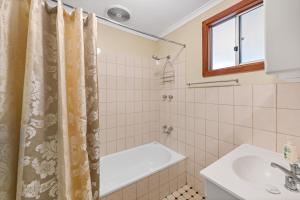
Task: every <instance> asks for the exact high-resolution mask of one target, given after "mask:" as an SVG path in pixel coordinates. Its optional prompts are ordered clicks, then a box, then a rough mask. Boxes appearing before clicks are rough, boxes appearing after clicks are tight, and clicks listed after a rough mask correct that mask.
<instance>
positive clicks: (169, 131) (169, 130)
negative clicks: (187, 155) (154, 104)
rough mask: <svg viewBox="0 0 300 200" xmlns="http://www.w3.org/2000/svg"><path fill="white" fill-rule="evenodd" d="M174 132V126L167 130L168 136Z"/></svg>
mask: <svg viewBox="0 0 300 200" xmlns="http://www.w3.org/2000/svg"><path fill="white" fill-rule="evenodd" d="M172 131H173V127H172V126H169V128H168V129H167V131H165V133H166V134H168V135H169V134H171V133H172Z"/></svg>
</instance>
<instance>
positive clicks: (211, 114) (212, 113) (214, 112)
mask: <svg viewBox="0 0 300 200" xmlns="http://www.w3.org/2000/svg"><path fill="white" fill-rule="evenodd" d="M218 118H219V106H218V105H215V104H206V119H208V120H214V121H218Z"/></svg>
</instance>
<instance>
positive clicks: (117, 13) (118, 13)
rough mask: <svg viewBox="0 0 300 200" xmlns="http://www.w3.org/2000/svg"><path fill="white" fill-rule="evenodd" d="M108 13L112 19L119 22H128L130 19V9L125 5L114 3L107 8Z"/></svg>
mask: <svg viewBox="0 0 300 200" xmlns="http://www.w3.org/2000/svg"><path fill="white" fill-rule="evenodd" d="M107 15H108V16H109V18H110V19H112V20H114V21H117V22H126V21H128V20H129V19H130V13H129V10H128V9H127V8H125V7H123V6H119V5H114V6H111V7H110V8H108V9H107Z"/></svg>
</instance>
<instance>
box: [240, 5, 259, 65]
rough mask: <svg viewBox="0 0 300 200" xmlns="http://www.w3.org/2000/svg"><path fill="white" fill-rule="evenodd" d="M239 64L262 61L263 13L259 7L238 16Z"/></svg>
mask: <svg viewBox="0 0 300 200" xmlns="http://www.w3.org/2000/svg"><path fill="white" fill-rule="evenodd" d="M240 31H241V43H240V48H241V49H240V51H241V54H240V55H241V61H240V62H241V63H248V62H253V61H258V60H263V59H264V13H263V7H262V6H260V7H258V8H256V9H255V10H252V11H250V12H248V13H245V14H243V15H241V16H240Z"/></svg>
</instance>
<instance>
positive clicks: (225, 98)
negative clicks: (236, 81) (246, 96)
mask: <svg viewBox="0 0 300 200" xmlns="http://www.w3.org/2000/svg"><path fill="white" fill-rule="evenodd" d="M233 99H234V95H233V87H220V88H219V104H225V105H233Z"/></svg>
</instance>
